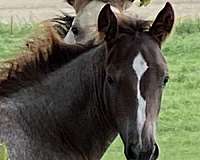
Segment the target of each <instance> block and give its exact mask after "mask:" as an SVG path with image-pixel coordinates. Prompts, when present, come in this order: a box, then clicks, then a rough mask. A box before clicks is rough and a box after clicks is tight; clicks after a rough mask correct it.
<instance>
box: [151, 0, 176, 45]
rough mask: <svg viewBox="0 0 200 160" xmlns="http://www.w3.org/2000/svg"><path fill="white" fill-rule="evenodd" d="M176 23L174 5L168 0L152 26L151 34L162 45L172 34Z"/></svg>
mask: <svg viewBox="0 0 200 160" xmlns="http://www.w3.org/2000/svg"><path fill="white" fill-rule="evenodd" d="M173 24H174V10H173V8H172V5H171V4H170V3H169V2H167V3H166V5H165V7H164V8H163V9H162V10H161V11H160V13H159V14H158V16H157V17H156V20H155V21H154V22H153V25H152V27H151V28H150V31H149V32H150V34H151V35H152V36H153V37H154V38H155V40H156V41H157V42H158V44H159V46H161V44H162V42H163V41H164V40H165V39H166V38H167V36H168V35H169V34H170V32H171V30H172V27H173Z"/></svg>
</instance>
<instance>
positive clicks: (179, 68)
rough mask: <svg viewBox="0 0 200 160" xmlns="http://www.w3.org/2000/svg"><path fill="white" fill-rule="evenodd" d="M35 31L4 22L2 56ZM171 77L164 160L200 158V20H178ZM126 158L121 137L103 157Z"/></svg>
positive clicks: (170, 43) (162, 128)
mask: <svg viewBox="0 0 200 160" xmlns="http://www.w3.org/2000/svg"><path fill="white" fill-rule="evenodd" d="M30 32H31V26H21V27H17V29H16V31H14V33H13V35H11V34H10V27H9V26H6V25H0V59H5V58H9V57H13V56H14V55H15V53H17V51H18V50H19V48H20V46H22V44H23V42H24V39H26V38H27V35H29V34H30ZM163 53H164V54H165V56H166V59H167V61H168V64H169V72H170V81H169V84H168V85H167V87H166V89H165V92H164V97H163V101H162V107H161V113H160V119H159V123H158V127H157V135H158V141H159V144H160V148H161V155H160V160H199V159H200V138H199V137H200V21H199V20H195V21H192V20H189V21H184V22H182V23H178V24H177V26H176V29H175V30H174V33H173V34H172V36H170V38H169V39H168V40H167V42H166V43H165V45H164V47H163ZM116 159H117V160H124V159H125V158H124V156H123V146H122V144H121V141H120V139H119V138H117V139H116V141H115V142H114V143H113V144H112V145H111V147H110V148H109V149H108V151H107V152H106V154H105V155H104V157H103V160H116Z"/></svg>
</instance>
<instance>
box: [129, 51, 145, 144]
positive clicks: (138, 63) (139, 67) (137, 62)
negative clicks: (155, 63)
mask: <svg viewBox="0 0 200 160" xmlns="http://www.w3.org/2000/svg"><path fill="white" fill-rule="evenodd" d="M132 66H133V70H134V71H135V73H136V76H137V101H138V103H137V104H138V106H137V130H138V135H139V144H140V147H142V131H143V128H144V124H145V121H146V100H145V99H144V97H143V96H142V94H141V90H140V84H141V83H140V82H141V78H142V76H143V75H144V73H145V72H146V71H147V69H148V65H147V63H146V61H145V59H144V58H143V56H142V54H141V52H139V53H138V54H137V56H136V57H135V58H134V60H133V65H132Z"/></svg>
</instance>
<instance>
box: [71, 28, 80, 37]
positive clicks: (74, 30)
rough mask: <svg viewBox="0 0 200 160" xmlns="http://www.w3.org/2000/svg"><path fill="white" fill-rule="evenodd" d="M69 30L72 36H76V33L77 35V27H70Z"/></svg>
mask: <svg viewBox="0 0 200 160" xmlns="http://www.w3.org/2000/svg"><path fill="white" fill-rule="evenodd" d="M71 30H72V32H73V34H74V35H78V33H79V30H78V28H77V27H75V26H74V27H72V29H71Z"/></svg>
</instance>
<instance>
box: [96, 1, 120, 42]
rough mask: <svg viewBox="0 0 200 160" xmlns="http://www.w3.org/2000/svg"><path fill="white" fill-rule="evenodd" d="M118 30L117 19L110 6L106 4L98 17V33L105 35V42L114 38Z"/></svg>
mask: <svg viewBox="0 0 200 160" xmlns="http://www.w3.org/2000/svg"><path fill="white" fill-rule="evenodd" d="M117 30H118V26H117V18H116V16H115V14H114V13H113V11H112V10H111V8H110V4H106V5H105V6H104V7H103V8H102V10H101V12H100V13H99V17H98V32H100V33H104V34H105V39H106V40H111V39H114V38H115V37H116V34H117Z"/></svg>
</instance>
